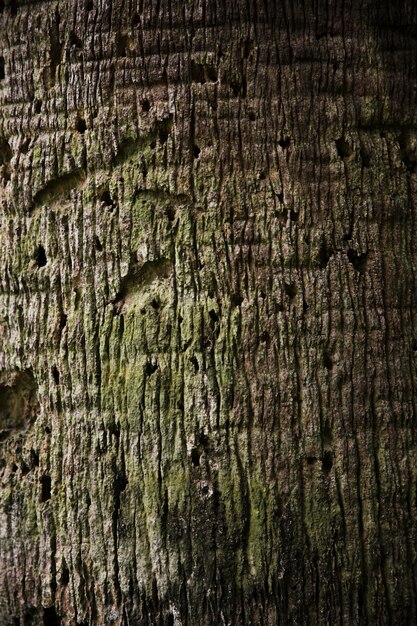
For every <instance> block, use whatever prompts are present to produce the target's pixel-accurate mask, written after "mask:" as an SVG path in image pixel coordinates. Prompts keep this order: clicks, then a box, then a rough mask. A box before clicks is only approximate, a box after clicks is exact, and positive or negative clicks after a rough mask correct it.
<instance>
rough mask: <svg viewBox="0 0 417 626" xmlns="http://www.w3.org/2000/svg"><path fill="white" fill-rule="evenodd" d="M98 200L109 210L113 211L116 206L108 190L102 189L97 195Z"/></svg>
mask: <svg viewBox="0 0 417 626" xmlns="http://www.w3.org/2000/svg"><path fill="white" fill-rule="evenodd" d="M99 200H100V202H102V203H103V204H104V205H105V206H108V207H109V208H110V209H114V208H115V206H116V204H115V202H114V200H113V198H112V197H111V195H110V191H109V190H108V189H103V191H102V192H101V194H100V195H99Z"/></svg>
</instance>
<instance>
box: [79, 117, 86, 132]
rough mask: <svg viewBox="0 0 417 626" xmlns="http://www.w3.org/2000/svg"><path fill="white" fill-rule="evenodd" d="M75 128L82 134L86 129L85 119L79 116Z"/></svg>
mask: <svg viewBox="0 0 417 626" xmlns="http://www.w3.org/2000/svg"><path fill="white" fill-rule="evenodd" d="M77 130H78V132H79V133H80V134H81V135H84V133H85V131H86V130H87V124H86V123H85V119H84V118H82V117H80V118H78V121H77Z"/></svg>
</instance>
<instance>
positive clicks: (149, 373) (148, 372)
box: [145, 361, 158, 376]
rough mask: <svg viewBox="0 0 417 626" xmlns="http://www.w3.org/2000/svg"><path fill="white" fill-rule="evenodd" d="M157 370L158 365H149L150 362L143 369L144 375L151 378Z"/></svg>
mask: <svg viewBox="0 0 417 626" xmlns="http://www.w3.org/2000/svg"><path fill="white" fill-rule="evenodd" d="M157 369H158V363H151V362H150V361H148V363H147V364H146V367H145V372H146V375H147V376H152V374H154V373H155V372H156V370H157Z"/></svg>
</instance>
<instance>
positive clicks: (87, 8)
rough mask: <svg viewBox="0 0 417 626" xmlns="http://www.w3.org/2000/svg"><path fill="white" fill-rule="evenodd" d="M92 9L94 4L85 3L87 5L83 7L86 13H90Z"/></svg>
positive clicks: (90, 2)
mask: <svg viewBox="0 0 417 626" xmlns="http://www.w3.org/2000/svg"><path fill="white" fill-rule="evenodd" d="M93 9H94V2H92V0H90V1H89V2H87V4H86V5H85V10H86V11H92V10H93Z"/></svg>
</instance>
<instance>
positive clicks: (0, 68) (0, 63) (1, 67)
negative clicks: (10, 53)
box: [0, 57, 6, 80]
mask: <svg viewBox="0 0 417 626" xmlns="http://www.w3.org/2000/svg"><path fill="white" fill-rule="evenodd" d="M5 78H6V71H5V61H4V57H0V80H4V79H5Z"/></svg>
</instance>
